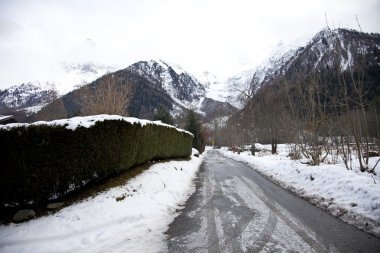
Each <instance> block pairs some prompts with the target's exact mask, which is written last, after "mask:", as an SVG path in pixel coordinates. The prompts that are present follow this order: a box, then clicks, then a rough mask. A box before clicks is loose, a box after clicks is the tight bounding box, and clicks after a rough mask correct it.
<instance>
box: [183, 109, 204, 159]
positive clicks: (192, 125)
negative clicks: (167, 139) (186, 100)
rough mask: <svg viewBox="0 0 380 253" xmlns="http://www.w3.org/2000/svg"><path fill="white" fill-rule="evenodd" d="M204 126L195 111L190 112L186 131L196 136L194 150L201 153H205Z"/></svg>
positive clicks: (187, 117)
mask: <svg viewBox="0 0 380 253" xmlns="http://www.w3.org/2000/svg"><path fill="white" fill-rule="evenodd" d="M201 128H202V125H201V123H200V122H199V120H198V118H197V115H196V114H195V112H194V111H193V110H190V111H189V113H188V114H187V116H186V119H185V129H186V130H187V131H189V132H190V133H192V134H193V135H194V139H193V148H195V149H197V150H198V151H199V152H200V153H202V152H203V151H204V145H205V142H204V139H203V135H202V129H201Z"/></svg>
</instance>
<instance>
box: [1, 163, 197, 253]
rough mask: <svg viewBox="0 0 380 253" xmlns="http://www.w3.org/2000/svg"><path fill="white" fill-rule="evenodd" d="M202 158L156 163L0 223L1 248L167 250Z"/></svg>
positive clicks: (107, 250) (15, 250)
mask: <svg viewBox="0 0 380 253" xmlns="http://www.w3.org/2000/svg"><path fill="white" fill-rule="evenodd" d="M201 161H202V158H197V157H192V158H191V160H189V161H170V162H164V163H158V164H154V165H153V166H151V167H150V168H149V169H148V170H146V171H145V172H143V173H142V174H140V175H139V176H137V177H136V178H134V179H132V180H130V181H129V182H128V183H126V184H125V185H124V186H120V187H115V188H112V189H110V190H108V191H106V192H102V193H100V194H99V195H97V196H95V197H94V198H89V199H86V200H83V201H82V202H80V203H76V204H73V205H71V206H69V207H66V208H64V209H62V210H60V211H59V212H57V213H55V214H52V215H49V216H45V217H40V218H38V219H35V220H31V221H29V222H27V223H23V224H17V225H16V224H10V225H7V226H4V225H2V226H0V252H2V253H6V252H28V253H29V252H40V253H42V252H165V251H166V247H167V246H166V242H165V235H164V232H165V231H166V230H167V228H168V225H169V224H170V223H171V222H172V221H173V220H174V218H175V216H176V215H177V213H176V210H177V209H179V208H180V206H181V205H182V204H184V203H185V201H186V200H187V199H188V197H189V196H190V195H191V194H192V193H193V192H194V191H195V186H194V184H193V178H194V177H195V176H196V172H197V171H198V168H199V166H200V164H201Z"/></svg>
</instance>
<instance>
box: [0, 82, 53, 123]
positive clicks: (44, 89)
mask: <svg viewBox="0 0 380 253" xmlns="http://www.w3.org/2000/svg"><path fill="white" fill-rule="evenodd" d="M56 98H57V92H56V90H55V88H54V85H52V84H46V85H41V84H39V83H23V84H20V85H14V86H12V87H10V88H8V89H4V90H0V111H2V112H13V111H20V110H22V111H25V113H26V114H27V115H29V114H31V113H35V112H37V111H39V110H40V109H41V108H42V107H43V106H45V105H46V104H48V103H50V102H52V101H53V100H54V99H56Z"/></svg>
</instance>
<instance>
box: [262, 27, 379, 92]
mask: <svg viewBox="0 0 380 253" xmlns="http://www.w3.org/2000/svg"><path fill="white" fill-rule="evenodd" d="M379 54H380V35H379V34H368V33H362V32H357V31H354V30H347V29H336V30H330V29H328V28H326V29H324V30H322V31H321V32H319V33H317V34H316V35H315V36H314V37H313V38H312V39H311V40H310V41H309V42H308V43H307V44H306V45H305V46H302V47H299V48H298V49H290V50H288V51H283V52H282V53H279V54H277V56H276V53H275V54H274V55H273V56H272V57H271V58H269V60H268V61H267V62H265V63H264V64H263V65H262V66H261V67H258V68H257V70H256V72H255V78H256V81H257V82H258V84H260V85H261V84H263V83H270V82H271V81H272V80H274V79H275V78H277V77H279V76H283V75H285V74H287V73H292V72H294V71H295V70H297V71H298V72H299V73H301V72H304V73H308V72H310V71H312V70H313V71H314V70H315V71H317V72H321V71H325V70H326V69H327V70H332V69H334V68H336V67H337V66H339V67H340V70H341V71H345V70H348V69H350V68H352V67H358V66H360V65H361V64H362V63H361V62H359V61H362V60H363V58H364V59H365V61H366V62H367V63H366V64H367V66H379V65H380V57H379Z"/></svg>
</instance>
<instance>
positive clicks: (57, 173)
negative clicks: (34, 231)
mask: <svg viewBox="0 0 380 253" xmlns="http://www.w3.org/2000/svg"><path fill="white" fill-rule="evenodd" d="M191 147H192V135H190V134H189V133H186V132H182V131H178V130H177V129H175V128H172V127H166V126H162V125H156V124H146V125H144V126H141V125H140V124H139V123H135V124H133V123H129V122H126V121H123V120H105V121H103V122H100V121H99V122H96V123H95V125H93V126H92V127H90V128H84V127H78V128H77V129H76V130H74V131H73V130H70V129H66V128H65V126H49V125H27V126H18V127H14V128H10V129H8V130H6V129H1V128H0V163H1V165H0V166H1V169H0V202H1V204H3V205H4V204H5V203H8V204H23V203H27V202H30V201H32V202H45V201H47V200H49V199H51V198H55V197H59V196H62V195H64V194H66V193H67V192H69V191H70V190H72V189H77V188H80V187H82V186H83V185H84V184H86V183H88V182H90V181H96V180H101V179H104V178H106V177H109V176H111V175H113V174H116V173H119V172H121V171H124V170H127V169H129V168H131V167H132V166H135V165H138V164H142V163H145V162H147V161H150V160H154V159H167V158H186V157H190V155H191Z"/></svg>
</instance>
